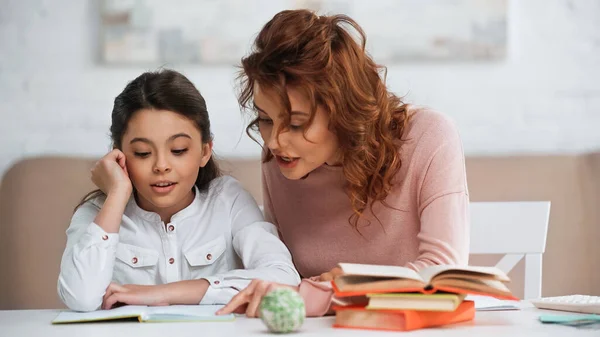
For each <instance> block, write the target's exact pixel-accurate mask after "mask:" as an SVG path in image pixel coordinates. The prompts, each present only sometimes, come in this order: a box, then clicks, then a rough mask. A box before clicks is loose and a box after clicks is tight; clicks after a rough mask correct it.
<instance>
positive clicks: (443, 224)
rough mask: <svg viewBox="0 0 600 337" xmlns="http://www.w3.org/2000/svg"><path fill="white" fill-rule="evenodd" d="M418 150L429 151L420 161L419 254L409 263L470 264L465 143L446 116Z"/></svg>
mask: <svg viewBox="0 0 600 337" xmlns="http://www.w3.org/2000/svg"><path fill="white" fill-rule="evenodd" d="M415 151H421V153H425V154H429V155H428V156H427V158H428V159H427V160H424V161H422V163H420V164H421V165H422V166H423V168H422V171H421V172H423V176H422V177H419V178H420V181H421V184H420V189H419V193H418V198H419V199H418V200H417V203H418V205H419V218H420V225H421V226H420V231H419V234H418V235H417V239H418V240H419V256H418V257H417V259H416V260H415V261H412V262H410V263H408V264H407V265H406V266H407V267H409V268H413V269H416V270H419V269H422V268H425V267H428V266H432V265H443V264H459V265H461V264H462V265H466V264H467V263H468V258H469V238H470V232H469V230H470V227H469V194H468V188H467V175H466V170H465V157H464V153H463V148H462V143H461V140H460V137H459V134H458V131H457V130H456V127H455V126H454V124H453V123H452V122H450V121H449V120H448V119H446V118H443V117H442V118H439V119H437V123H436V124H434V125H433V127H430V128H429V130H427V132H426V133H425V134H424V135H423V136H422V138H421V139H420V142H419V145H418V146H417V148H416V150H415Z"/></svg>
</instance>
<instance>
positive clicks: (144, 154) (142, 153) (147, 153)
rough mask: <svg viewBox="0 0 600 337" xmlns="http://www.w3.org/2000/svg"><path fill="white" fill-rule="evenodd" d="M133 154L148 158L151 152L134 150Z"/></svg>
mask: <svg viewBox="0 0 600 337" xmlns="http://www.w3.org/2000/svg"><path fill="white" fill-rule="evenodd" d="M133 154H134V155H135V156H136V157H139V158H146V157H148V156H149V155H150V152H134V153H133Z"/></svg>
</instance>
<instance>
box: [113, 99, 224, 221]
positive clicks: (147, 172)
mask: <svg viewBox="0 0 600 337" xmlns="http://www.w3.org/2000/svg"><path fill="white" fill-rule="evenodd" d="M122 147H123V148H122V151H123V153H124V154H125V157H126V163H127V171H128V173H129V178H130V179H131V182H132V184H133V187H134V188H135V189H136V191H137V201H138V205H139V206H140V207H141V208H142V209H145V210H147V211H150V212H155V213H158V214H159V215H160V216H161V219H163V220H165V219H170V218H171V216H172V215H173V214H175V213H177V212H178V211H180V210H182V209H184V208H185V207H187V206H188V205H189V204H190V203H191V202H192V200H193V199H194V193H193V186H194V183H195V182H196V178H197V177H198V171H199V170H200V168H201V167H204V166H205V165H206V163H207V162H208V160H209V159H210V156H211V150H212V143H203V140H202V136H201V134H200V131H199V130H198V128H197V127H196V125H195V124H194V122H193V121H191V120H189V119H188V118H186V117H184V116H182V115H180V114H177V113H175V112H172V111H166V110H151V109H143V110H140V111H137V112H136V113H135V114H134V115H133V117H132V118H131V119H130V120H129V124H128V125H127V131H126V132H125V134H124V135H123V140H122Z"/></svg>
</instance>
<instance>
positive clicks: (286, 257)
mask: <svg viewBox="0 0 600 337" xmlns="http://www.w3.org/2000/svg"><path fill="white" fill-rule="evenodd" d="M222 188H223V192H222V193H225V194H226V195H225V196H226V198H225V199H226V200H231V202H230V203H229V204H228V207H229V209H230V213H229V214H230V221H231V228H232V236H233V238H232V243H233V247H234V249H235V251H236V253H237V254H238V256H239V257H240V259H241V260H242V263H243V265H244V268H245V269H243V270H232V271H230V272H227V273H223V274H218V275H214V276H212V277H207V278H206V279H207V280H208V282H209V283H210V286H209V287H208V289H207V291H206V294H205V295H204V298H203V299H202V302H201V304H225V303H227V302H229V300H231V298H232V297H233V296H235V295H236V294H237V293H238V292H239V291H240V290H242V289H244V288H246V287H247V286H248V285H249V284H250V282H251V280H252V279H261V280H266V281H273V282H278V283H282V284H287V285H293V286H296V285H298V284H299V283H300V276H299V275H298V272H297V271H296V269H295V268H294V264H293V262H292V257H291V254H290V252H289V251H288V249H287V247H286V246H285V245H284V244H283V242H281V240H280V239H279V237H278V235H277V229H276V228H275V226H274V225H273V224H272V223H269V222H265V221H264V220H263V215H262V213H261V211H260V209H259V208H258V206H257V204H256V202H255V201H254V199H253V198H252V196H251V195H250V193H248V192H247V191H246V190H244V188H243V187H242V186H241V184H240V183H239V182H237V181H236V180H234V179H231V180H228V181H225V182H224V185H223V187H222Z"/></svg>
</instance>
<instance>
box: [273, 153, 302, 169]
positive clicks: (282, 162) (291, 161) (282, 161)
mask: <svg viewBox="0 0 600 337" xmlns="http://www.w3.org/2000/svg"><path fill="white" fill-rule="evenodd" d="M275 158H276V159H277V164H279V166H280V167H283V168H293V167H295V166H296V165H297V164H298V160H299V159H300V158H294V157H286V156H275Z"/></svg>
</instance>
